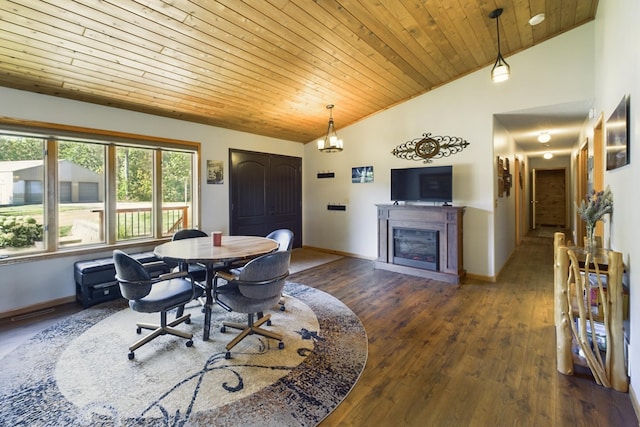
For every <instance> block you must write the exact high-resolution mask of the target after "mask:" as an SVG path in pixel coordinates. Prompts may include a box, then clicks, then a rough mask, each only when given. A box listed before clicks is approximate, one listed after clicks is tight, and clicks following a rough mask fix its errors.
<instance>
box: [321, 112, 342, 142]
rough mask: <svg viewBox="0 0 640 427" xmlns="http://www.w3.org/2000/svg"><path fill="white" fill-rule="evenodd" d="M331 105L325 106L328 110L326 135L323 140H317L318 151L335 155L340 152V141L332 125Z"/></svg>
mask: <svg viewBox="0 0 640 427" xmlns="http://www.w3.org/2000/svg"><path fill="white" fill-rule="evenodd" d="M333 107H334V105H333V104H329V105H327V110H329V124H328V126H327V135H326V136H325V137H324V139H319V140H318V150H320V151H322V152H323V153H336V152H338V151H342V140H341V139H338V133H337V132H336V127H335V125H334V124H333Z"/></svg>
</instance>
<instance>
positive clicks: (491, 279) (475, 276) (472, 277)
mask: <svg viewBox="0 0 640 427" xmlns="http://www.w3.org/2000/svg"><path fill="white" fill-rule="evenodd" d="M469 279H470V280H478V281H480V282H488V283H495V282H496V280H497V279H496V276H482V275H480V274H473V273H469V272H467V274H466V275H465V280H463V281H462V284H463V285H464V283H465V282H466V281H468V280H469Z"/></svg>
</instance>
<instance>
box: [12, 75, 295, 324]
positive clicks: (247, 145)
mask: <svg viewBox="0 0 640 427" xmlns="http://www.w3.org/2000/svg"><path fill="white" fill-rule="evenodd" d="M0 99H1V100H2V102H0V116H4V117H10V118H14V119H25V120H34V121H40V122H49V123H59V124H65V125H70V126H80V127H86V128H94V129H104V130H112V131H118V132H127V133H133V134H140V135H147V136H158V137H163V138H171V139H178V140H186V141H194V142H199V143H201V144H202V145H201V155H202V163H201V168H202V176H201V195H202V202H201V213H202V223H201V224H199V226H200V227H199V228H201V229H202V230H204V231H211V230H222V231H223V232H228V231H229V187H228V182H229V181H228V177H229V174H228V172H229V171H228V168H229V164H228V160H229V148H235V149H242V150H251V151H261V152H268V153H274V154H282V155H289V156H295V157H302V154H303V146H302V145H301V144H299V143H295V142H291V141H283V140H277V139H273V138H267V137H262V136H258V135H253V134H249V133H242V132H235V131H230V130H227V129H222V128H216V127H212V126H205V125H200V124H195V123H190V122H184V121H180V120H173V119H167V118H163V117H157V116H152V115H149V114H142V113H135V112H131V111H124V110H118V109H115V108H110V107H104V106H99V105H93V104H86V103H82V102H76V101H71V100H68V99H63V98H55V97H51V96H44V95H39V94H35V93H30V92H24V91H19V90H13V89H7V88H2V87H0ZM207 160H222V161H224V168H225V170H224V185H213V184H207V176H206V161H207ZM140 249H151V248H144V247H141V248H140ZM100 256H111V251H105V252H104V253H102V254H94V255H91V256H83V257H79V256H69V257H64V258H55V259H49V260H46V261H33V262H28V263H16V264H2V265H0V278H1V279H0V313H1V312H5V311H10V310H16V309H20V308H23V307H29V306H32V305H35V304H39V303H42V302H46V301H50V300H55V299H59V298H65V297H69V296H73V295H75V284H74V279H73V263H74V262H75V261H78V260H81V259H91V258H97V257H100Z"/></svg>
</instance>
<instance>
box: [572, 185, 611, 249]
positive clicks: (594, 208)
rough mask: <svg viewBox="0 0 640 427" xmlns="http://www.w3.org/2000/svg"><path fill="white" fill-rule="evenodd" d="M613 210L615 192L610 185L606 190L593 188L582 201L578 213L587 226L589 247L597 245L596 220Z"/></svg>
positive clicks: (592, 247)
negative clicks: (595, 235)
mask: <svg viewBox="0 0 640 427" xmlns="http://www.w3.org/2000/svg"><path fill="white" fill-rule="evenodd" d="M611 212H613V194H611V189H610V188H609V186H607V188H606V189H605V190H604V191H595V190H592V191H591V192H590V193H589V194H587V195H586V196H585V198H584V199H583V200H582V201H581V202H580V206H578V214H580V217H581V218H582V219H583V221H584V222H585V224H586V226H587V249H594V248H595V247H596V244H595V237H594V232H595V228H596V222H598V221H601V220H602V217H603V216H604V215H606V214H610V213H611Z"/></svg>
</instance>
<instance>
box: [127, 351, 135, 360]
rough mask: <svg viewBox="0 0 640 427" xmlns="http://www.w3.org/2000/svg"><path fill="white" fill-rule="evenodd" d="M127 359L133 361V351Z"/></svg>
mask: <svg viewBox="0 0 640 427" xmlns="http://www.w3.org/2000/svg"><path fill="white" fill-rule="evenodd" d="M127 357H128V358H129V360H133V358H134V357H135V355H134V354H133V351H132V352H130V353H129V354H128V355H127Z"/></svg>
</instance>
